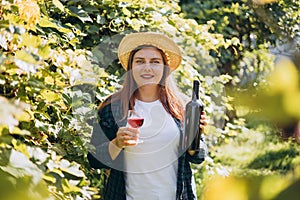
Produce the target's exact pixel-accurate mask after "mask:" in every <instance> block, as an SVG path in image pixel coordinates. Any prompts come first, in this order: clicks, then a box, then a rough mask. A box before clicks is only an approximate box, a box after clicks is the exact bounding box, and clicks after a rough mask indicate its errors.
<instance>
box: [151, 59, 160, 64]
mask: <svg viewBox="0 0 300 200" xmlns="http://www.w3.org/2000/svg"><path fill="white" fill-rule="evenodd" d="M152 63H154V64H161V61H160V60H153V61H152Z"/></svg>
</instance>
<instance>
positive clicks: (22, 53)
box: [15, 50, 37, 64]
mask: <svg viewBox="0 0 300 200" xmlns="http://www.w3.org/2000/svg"><path fill="white" fill-rule="evenodd" d="M15 57H16V58H18V59H20V60H22V61H25V62H28V63H32V64H36V63H37V61H36V59H35V58H34V57H33V56H32V55H31V54H30V53H28V52H26V51H24V50H20V51H17V52H16V55H15Z"/></svg>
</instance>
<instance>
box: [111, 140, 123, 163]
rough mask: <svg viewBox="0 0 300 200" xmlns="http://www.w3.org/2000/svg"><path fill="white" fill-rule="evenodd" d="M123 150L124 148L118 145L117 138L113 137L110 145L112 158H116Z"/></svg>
mask: <svg viewBox="0 0 300 200" xmlns="http://www.w3.org/2000/svg"><path fill="white" fill-rule="evenodd" d="M121 151H122V149H121V148H119V147H118V146H117V142H116V139H113V140H112V141H111V142H110V143H109V145H108V152H109V155H110V157H111V159H112V160H115V159H116V158H117V157H118V155H119V154H120V152H121Z"/></svg>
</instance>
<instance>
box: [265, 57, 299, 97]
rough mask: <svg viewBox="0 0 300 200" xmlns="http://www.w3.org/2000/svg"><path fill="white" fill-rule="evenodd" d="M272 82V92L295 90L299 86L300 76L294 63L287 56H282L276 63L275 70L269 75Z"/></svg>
mask: <svg viewBox="0 0 300 200" xmlns="http://www.w3.org/2000/svg"><path fill="white" fill-rule="evenodd" d="M269 81H270V82H271V89H270V91H269V92H270V93H273V94H274V93H277V92H279V93H287V92H294V91H296V90H297V89H298V86H299V76H298V71H297V68H296V67H295V65H294V63H293V62H292V61H291V60H290V59H287V58H282V59H280V60H279V61H278V62H277V63H276V68H275V70H274V72H272V73H271V75H270V77H269Z"/></svg>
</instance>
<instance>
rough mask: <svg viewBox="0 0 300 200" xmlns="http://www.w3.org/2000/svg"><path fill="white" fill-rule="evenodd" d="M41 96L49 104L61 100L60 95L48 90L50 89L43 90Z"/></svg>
mask: <svg viewBox="0 0 300 200" xmlns="http://www.w3.org/2000/svg"><path fill="white" fill-rule="evenodd" d="M41 96H42V97H43V98H44V99H45V100H47V101H49V102H53V101H57V100H59V99H60V98H61V96H60V94H58V93H56V92H53V91H51V90H48V89H44V90H42V91H41Z"/></svg>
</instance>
